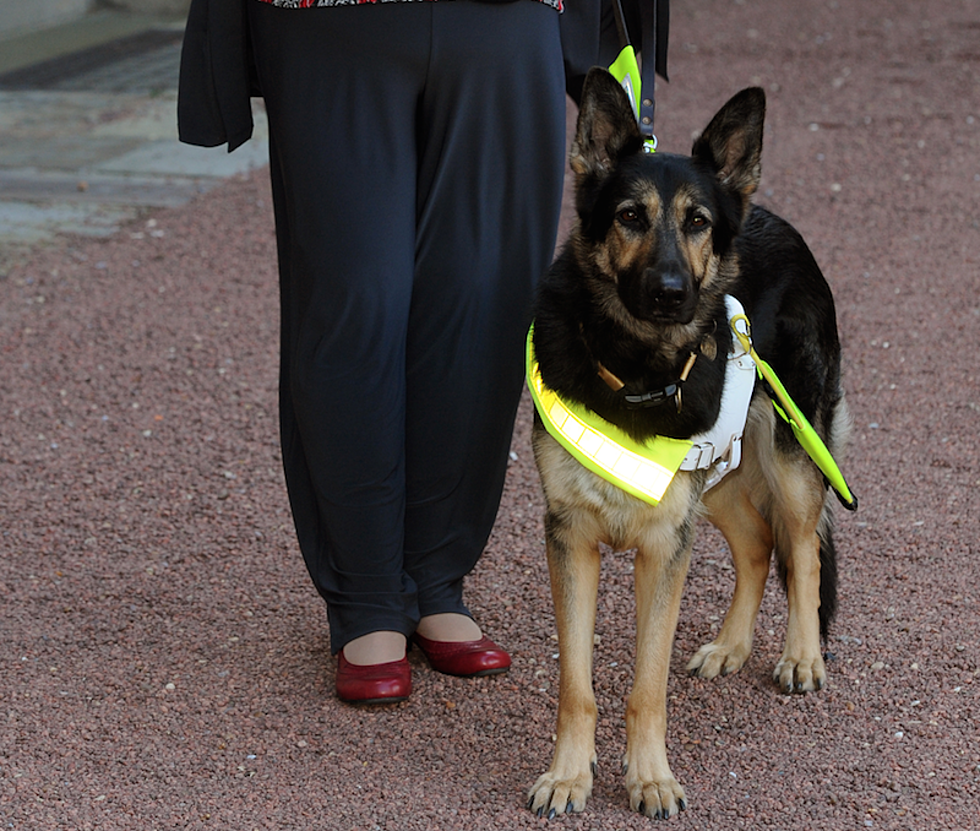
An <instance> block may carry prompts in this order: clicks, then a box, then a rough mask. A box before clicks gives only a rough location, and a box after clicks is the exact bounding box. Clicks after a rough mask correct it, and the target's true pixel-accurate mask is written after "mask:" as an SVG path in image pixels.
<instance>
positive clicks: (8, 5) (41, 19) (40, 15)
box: [0, 0, 190, 39]
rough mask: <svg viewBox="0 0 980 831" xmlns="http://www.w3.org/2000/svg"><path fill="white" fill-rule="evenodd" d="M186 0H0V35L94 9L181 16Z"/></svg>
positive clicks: (64, 20)
mask: <svg viewBox="0 0 980 831" xmlns="http://www.w3.org/2000/svg"><path fill="white" fill-rule="evenodd" d="M189 6H190V0H0V39H3V38H5V37H11V36H14V35H18V34H20V33H23V32H31V31H37V30H38V29H45V28H48V27H50V26H57V25H58V24H60V23H70V22H71V21H72V20H76V19H78V18H80V17H82V16H83V15H85V14H86V13H87V12H90V11H93V10H94V9H114V10H119V11H121V12H131V13H133V14H139V15H144V16H148V17H153V16H163V17H175V18H176V17H183V16H185V15H186V14H187V9H188V7H189Z"/></svg>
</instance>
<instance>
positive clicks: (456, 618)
mask: <svg viewBox="0 0 980 831" xmlns="http://www.w3.org/2000/svg"><path fill="white" fill-rule="evenodd" d="M415 631H416V633H417V634H419V635H421V636H422V637H423V638H426V639H427V640H430V641H443V642H445V643H462V642H465V641H478V640H479V639H480V637H481V636H482V635H483V633H482V632H481V631H480V627H479V626H478V625H477V623H476V621H475V620H473V618H471V617H468V616H467V615H461V614H456V613H454V612H447V613H444V614H439V615H426V616H425V617H424V618H422V619H421V620H420V621H419V625H418V628H417V629H416V630H415Z"/></svg>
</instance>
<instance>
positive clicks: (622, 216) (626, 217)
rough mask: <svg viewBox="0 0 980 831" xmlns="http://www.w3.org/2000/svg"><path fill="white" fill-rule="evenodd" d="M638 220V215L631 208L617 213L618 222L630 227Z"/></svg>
mask: <svg viewBox="0 0 980 831" xmlns="http://www.w3.org/2000/svg"><path fill="white" fill-rule="evenodd" d="M639 218H640V215H639V213H637V212H636V211H635V210H634V209H633V208H624V209H623V210H621V211H620V212H619V221H620V222H625V223H626V224H627V225H632V224H633V223H634V222H636V221H637V220H638V219H639Z"/></svg>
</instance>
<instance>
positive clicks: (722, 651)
mask: <svg viewBox="0 0 980 831" xmlns="http://www.w3.org/2000/svg"><path fill="white" fill-rule="evenodd" d="M751 651H752V643H751V641H750V642H749V643H748V644H741V643H740V644H736V645H734V646H733V645H731V644H723V643H720V642H719V641H712V642H711V643H706V644H705V645H704V646H702V647H701V648H700V649H699V650H698V651H697V652H695V653H694V657H693V658H691V660H690V661H688V663H687V671H688V672H689V673H690V674H691V675H697V676H698V677H699V678H717V677H718V676H719V675H730V674H731V673H733V672H737V671H738V670H740V669H741V668H742V667H743V666H744V665H745V662H746V661H747V660H748V657H749V653H750V652H751Z"/></svg>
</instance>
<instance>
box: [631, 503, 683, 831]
mask: <svg viewBox="0 0 980 831" xmlns="http://www.w3.org/2000/svg"><path fill="white" fill-rule="evenodd" d="M693 519H694V518H693V514H692V515H691V516H689V517H688V520H687V522H685V524H684V526H683V527H682V528H681V529H678V531H677V533H676V535H674V537H673V539H672V540H671V541H670V542H671V544H672V546H671V547H668V546H661V545H658V546H656V547H655V548H654V547H650V546H640V548H639V551H638V553H637V556H636V574H635V579H636V677H635V680H634V683H633V690H632V692H631V693H630V697H629V701H628V702H627V705H626V757H625V759H624V770H625V774H626V789H627V791H628V792H629V796H630V807H631V808H632V809H633V810H634V811H639V812H640V813H641V814H645V815H646V816H648V817H653V818H657V819H661V818H663V819H666V818H667V817H670V816H672V815H674V814H677V813H678V812H679V811H682V810H684V808H685V807H686V802H685V800H684V789H683V788H682V787H681V785H680V784H679V783H678V782H677V780H676V779H675V778H674V775H673V773H672V772H671V770H670V764H669V763H668V761H667V675H668V671H669V669H670V653H671V646H672V644H673V641H674V631H675V630H676V628H677V616H678V611H679V609H680V602H681V594H682V593H683V589H684V578H685V577H686V575H687V567H688V564H689V563H690V556H691V542H692V538H693V524H694V522H693Z"/></svg>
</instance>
